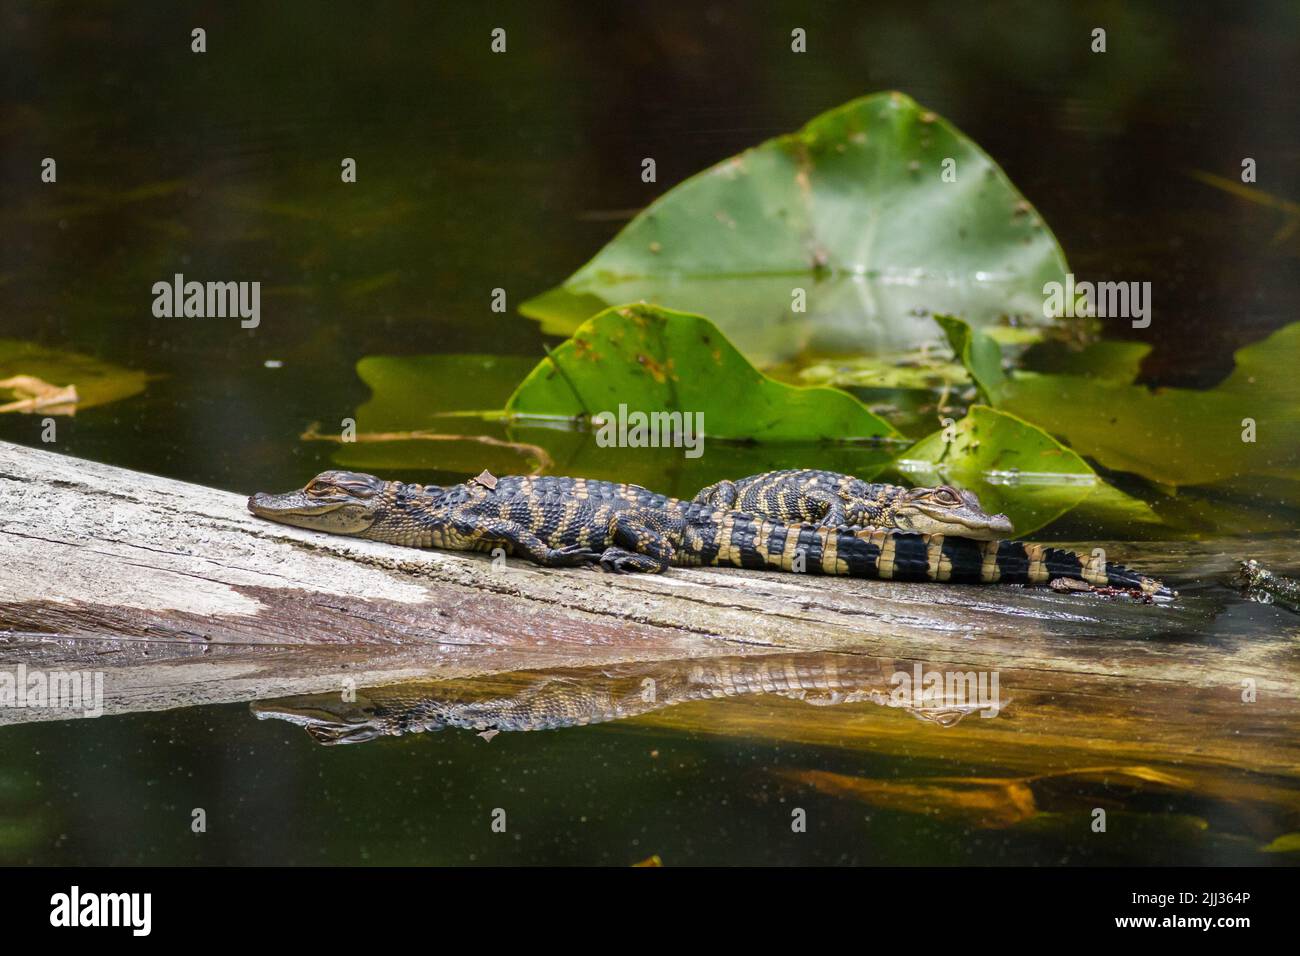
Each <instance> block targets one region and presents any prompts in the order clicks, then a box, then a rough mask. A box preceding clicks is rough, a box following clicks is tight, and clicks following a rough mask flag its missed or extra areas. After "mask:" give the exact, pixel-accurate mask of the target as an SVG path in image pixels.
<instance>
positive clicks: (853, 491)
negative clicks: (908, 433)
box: [494, 469, 1015, 541]
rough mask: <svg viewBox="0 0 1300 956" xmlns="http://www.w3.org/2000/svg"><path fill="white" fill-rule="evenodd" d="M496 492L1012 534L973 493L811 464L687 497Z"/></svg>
mask: <svg viewBox="0 0 1300 956" xmlns="http://www.w3.org/2000/svg"><path fill="white" fill-rule="evenodd" d="M494 480H495V481H496V482H498V484H497V485H496V486H495V487H496V490H497V492H498V493H500V494H509V495H528V496H541V497H546V498H553V497H556V496H572V497H575V498H579V499H582V500H586V501H593V502H595V503H597V504H615V505H619V506H627V507H637V508H659V509H665V510H671V511H676V512H680V511H681V510H682V509H683V508H685V507H686V506H687V504H690V503H694V504H705V505H712V506H713V507H715V508H718V509H727V510H734V511H743V512H744V513H745V514H748V515H753V516H754V517H756V518H771V519H773V520H775V521H784V522H788V523H795V522H803V521H810V522H812V523H814V524H817V525H822V526H824V527H829V528H836V527H841V526H846V525H854V526H858V527H865V528H880V529H885V528H897V529H899V530H900V531H919V532H923V533H926V534H952V535H958V536H960V537H963V538H975V539H976V540H980V541H991V540H994V539H997V538H1006V537H1010V536H1011V535H1012V534H1014V533H1015V529H1014V528H1013V527H1012V526H1011V522H1010V520H1008V518H1007V516H1006V515H1000V514H998V515H989V514H985V512H984V510H983V509H982V508H981V507H980V501H979V498H977V497H976V496H975V495H974V494H972V493H971V492H969V491H960V490H958V489H956V488H953V487H951V486H949V485H941V486H939V487H937V488H903V487H900V486H899V485H888V484H877V483H874V482H872V483H869V482H865V481H862V480H861V479H859V478H855V477H853V476H852V475H843V474H839V473H838V472H834V471H815V470H812V469H800V470H785V471H768V472H764V473H763V474H760V475H751V476H749V477H748V478H741V479H740V480H739V481H722V482H719V483H717V484H716V485H710V486H709V487H707V488H705V489H704V490H703V491H701V492H700V493H699V494H698V495H696V496H695V498H694V501H693V502H684V501H682V500H681V499H679V498H670V497H668V496H667V495H660V494H656V493H655V492H653V491H650V490H649V489H647V488H642V487H641V486H640V485H630V484H623V483H616V482H612V481H597V480H595V479H592V478H557V477H553V476H545V477H538V478H533V477H510V478H497V479H494Z"/></svg>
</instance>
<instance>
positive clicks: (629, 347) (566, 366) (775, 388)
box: [506, 305, 899, 442]
mask: <svg viewBox="0 0 1300 956" xmlns="http://www.w3.org/2000/svg"><path fill="white" fill-rule="evenodd" d="M620 409H623V412H622V414H623V415H627V414H632V413H637V412H640V413H645V414H650V413H669V414H675V413H681V414H683V415H695V414H699V415H702V416H703V427H704V433H705V434H707V435H708V436H709V437H710V438H714V439H732V440H753V441H760V442H820V441H844V440H856V439H865V438H897V437H899V436H898V433H897V432H896V431H895V430H894V428H893V427H892V426H891V425H890V424H889V423H888V422H886V421H885V420H884V419H882V418H879V417H877V416H876V415H873V414H872V413H871V412H870V411H868V410H867V408H866V407H865V406H864V405H863V404H862V403H861V402H859V401H858V400H857V399H856V398H854V397H853V396H851V395H848V394H846V393H844V392H841V391H838V390H836V389H832V388H821V387H799V386H794V385H785V384H783V383H781V382H777V381H775V380H774V379H771V378H768V377H767V376H766V375H763V374H762V373H761V372H759V371H758V370H757V369H755V368H754V367H753V366H752V365H750V364H749V362H748V361H746V360H745V358H744V356H742V355H741V354H740V353H739V352H738V351H736V349H735V347H734V346H733V345H732V344H731V343H730V342H729V341H727V338H726V336H724V335H723V334H722V333H721V332H719V331H718V329H717V328H716V327H715V326H714V325H713V324H712V323H711V322H710V321H709V320H708V319H705V318H702V317H701V316H698V315H688V314H685V313H682V312H673V311H670V310H668V309H660V308H657V307H655V306H649V305H630V306H623V307H620V308H617V309H609V310H607V311H605V312H602V313H601V314H600V315H598V316H596V317H595V318H593V319H592V320H591V321H589V322H587V323H586V324H584V325H583V326H582V327H581V328H579V329H578V331H577V332H575V333H574V335H573V337H572V338H571V339H569V340H568V341H567V342H565V343H564V344H562V345H560V346H559V347H558V348H556V349H555V350H554V351H553V352H552V353H551V355H550V356H549V357H548V358H547V359H545V360H544V361H543V362H541V364H539V365H538V366H537V368H535V369H534V370H533V372H532V374H530V375H529V376H528V378H526V379H525V380H524V382H523V383H522V384H521V385H520V386H519V389H518V390H517V391H516V392H515V393H514V395H512V396H511V397H510V401H509V402H508V403H507V405H506V411H507V412H509V413H510V414H511V415H513V416H526V417H535V418H548V419H574V420H579V419H584V418H585V419H590V418H592V417H593V416H597V417H599V418H600V419H601V420H602V421H613V420H616V419H618V418H619V417H620V414H621V413H620Z"/></svg>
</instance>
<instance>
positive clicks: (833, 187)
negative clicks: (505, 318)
mask: <svg viewBox="0 0 1300 956" xmlns="http://www.w3.org/2000/svg"><path fill="white" fill-rule="evenodd" d="M949 161H951V164H949V165H945V164H947V163H949ZM945 173H948V175H945ZM1066 271H1067V270H1066V263H1065V257H1064V255H1063V253H1062V252H1061V248H1060V246H1059V245H1058V244H1057V242H1056V239H1055V237H1054V236H1053V235H1052V233H1051V231H1050V230H1049V229H1048V228H1047V226H1046V225H1045V224H1044V223H1043V222H1042V220H1041V219H1040V217H1039V216H1038V214H1037V212H1036V211H1035V210H1034V209H1033V207H1032V206H1030V204H1029V203H1028V202H1027V201H1026V200H1025V199H1024V197H1023V196H1022V195H1021V194H1020V193H1019V192H1018V191H1017V190H1016V188H1015V186H1013V185H1012V184H1011V182H1010V181H1009V180H1008V179H1007V177H1006V174H1005V173H1004V172H1003V171H1002V170H1001V169H1000V168H999V167H998V165H997V164H996V163H995V162H994V161H993V160H992V159H990V158H989V157H988V155H987V154H985V153H984V152H983V150H981V149H980V148H979V147H978V146H976V145H975V143H973V142H972V141H971V140H970V139H968V138H967V137H966V136H964V135H962V133H960V132H959V131H958V130H957V129H955V128H954V127H953V126H951V125H950V124H949V123H948V122H947V121H946V120H944V119H942V118H940V117H938V116H936V115H935V114H934V113H931V112H929V111H927V110H924V109H923V108H922V107H920V106H918V105H917V104H916V103H915V102H914V101H912V100H911V99H910V98H908V97H907V96H904V95H903V94H901V93H878V94H874V95H871V96H866V97H863V98H861V99H857V100H854V101H852V102H850V103H847V104H845V105H843V106H841V107H838V108H837V109H833V110H831V111H829V112H827V113H824V114H822V115H821V116H818V117H816V118H815V119H813V120H812V121H811V122H809V123H808V125H806V126H805V127H804V128H803V129H801V130H799V131H798V132H796V133H791V134H787V135H785V136H779V137H777V138H775V139H772V140H769V141H767V142H765V143H763V144H761V145H759V146H757V147H755V148H753V149H750V150H747V151H745V152H744V153H741V154H740V155H738V156H735V157H732V158H731V159H728V160H725V161H723V162H721V163H719V164H718V165H716V166H714V167H713V168H711V169H708V170H706V171H705V172H702V173H700V174H698V175H696V176H694V177H692V178H690V179H688V180H686V181H685V182H684V183H681V184H680V185H678V186H677V187H675V188H674V189H672V190H671V191H670V192H668V193H667V194H666V195H664V196H663V197H661V198H660V199H659V200H658V201H656V202H655V203H653V204H652V205H651V206H650V207H649V208H647V209H646V210H645V211H643V212H642V213H641V214H640V215H638V216H637V217H636V218H635V219H634V220H633V221H632V222H631V223H629V224H628V225H627V227H626V228H624V229H623V231H622V232H620V233H619V234H618V235H617V236H616V237H615V238H614V239H613V240H612V241H611V242H610V243H609V244H608V245H606V246H605V248H604V249H602V250H601V251H600V252H599V253H597V254H596V257H595V258H594V259H592V260H591V261H590V262H588V263H587V264H586V265H585V266H583V267H582V268H581V269H579V270H578V271H577V272H576V273H574V274H573V275H572V276H571V277H570V278H569V279H568V280H567V281H566V282H565V283H564V285H563V286H562V287H560V288H558V289H553V290H551V291H550V292H547V293H545V294H544V295H541V296H538V297H536V298H534V299H531V300H529V301H528V302H525V303H524V305H523V306H522V307H521V311H522V312H523V313H524V314H525V315H527V316H530V317H532V318H536V319H539V320H541V322H542V327H543V329H544V330H545V331H547V332H550V333H555V334H568V333H570V332H572V331H573V330H574V329H575V328H576V327H577V326H578V325H579V324H580V323H581V322H582V321H583V320H585V319H587V318H588V317H589V316H591V315H592V313H593V312H595V311H598V310H599V309H601V308H603V307H605V306H610V305H614V304H617V303H620V302H632V301H637V300H645V301H650V302H655V303H658V304H661V305H665V306H671V307H673V308H680V309H687V310H690V311H693V312H700V313H703V314H706V315H708V316H710V317H711V318H712V319H713V320H714V321H715V322H716V323H717V325H718V327H719V328H721V329H722V330H723V332H725V333H726V334H727V335H728V336H729V337H730V338H731V339H732V340H733V341H734V342H735V344H736V346H737V347H738V348H739V349H740V350H741V351H742V352H744V353H745V354H746V355H747V356H749V357H750V358H751V359H752V360H753V361H755V362H757V363H758V364H760V365H764V366H765V365H768V364H771V363H773V362H777V361H782V360H786V359H789V358H792V357H794V356H797V355H799V354H801V353H803V352H805V351H808V350H812V351H816V352H827V353H837V352H838V353H845V352H875V351H882V350H889V351H900V350H905V349H910V348H916V347H918V346H921V345H924V344H926V343H934V342H937V341H939V336H938V334H937V332H936V329H935V327H934V325H933V323H932V322H930V320H929V319H928V318H926V317H925V316H923V315H918V314H915V313H914V310H917V309H924V310H929V311H931V312H944V313H958V314H961V315H963V316H964V317H965V318H966V319H967V320H968V321H969V322H970V323H971V324H972V325H973V326H975V327H977V328H982V327H987V326H990V325H993V324H995V323H1000V322H1003V321H1004V320H1005V319H1006V318H1007V317H1009V316H1010V317H1016V318H1017V319H1018V320H1019V321H1021V322H1028V323H1037V324H1043V323H1045V322H1046V320H1045V319H1044V318H1043V311H1042V307H1043V292H1042V289H1043V286H1044V284H1045V283H1047V282H1052V281H1056V282H1060V281H1063V280H1064V276H1065V272H1066ZM803 297H806V302H801V301H800V300H801V298H803ZM801 306H802V307H803V308H802V310H801Z"/></svg>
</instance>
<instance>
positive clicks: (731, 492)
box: [693, 481, 740, 509]
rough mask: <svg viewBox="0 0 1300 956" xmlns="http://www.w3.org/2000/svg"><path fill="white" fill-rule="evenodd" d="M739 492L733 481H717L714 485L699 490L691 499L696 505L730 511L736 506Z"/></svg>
mask: <svg viewBox="0 0 1300 956" xmlns="http://www.w3.org/2000/svg"><path fill="white" fill-rule="evenodd" d="M739 497H740V491H739V490H738V489H737V488H736V483H735V482H734V481H719V482H718V483H717V484H716V485H709V487H707V488H701V489H700V493H699V494H697V495H696V496H695V498H694V499H693V500H694V502H695V503H696V504H701V505H713V507H715V508H725V509H731V508H734V507H735V506H736V499H737V498H739Z"/></svg>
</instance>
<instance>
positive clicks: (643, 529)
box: [600, 511, 675, 574]
mask: <svg viewBox="0 0 1300 956" xmlns="http://www.w3.org/2000/svg"><path fill="white" fill-rule="evenodd" d="M653 520H654V518H653V516H650V515H645V514H644V513H638V512H635V511H631V512H627V511H625V512H622V513H620V514H617V515H615V516H614V520H613V522H612V523H611V525H610V536H611V538H612V539H613V541H614V544H613V545H612V546H611V547H609V548H606V549H605V553H604V554H602V555H601V556H600V566H601V567H602V568H604V569H605V570H606V571H614V572H616V573H620V574H628V573H632V572H636V571H643V572H645V573H647V574H658V573H660V572H662V571H667V570H668V568H669V566H670V565H671V564H672V560H673V553H674V551H675V549H674V548H673V544H672V542H671V541H669V540H668V537H667V536H666V535H664V534H663V533H662V531H661V530H659V529H657V528H653V527H651V522H652V521H653Z"/></svg>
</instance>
